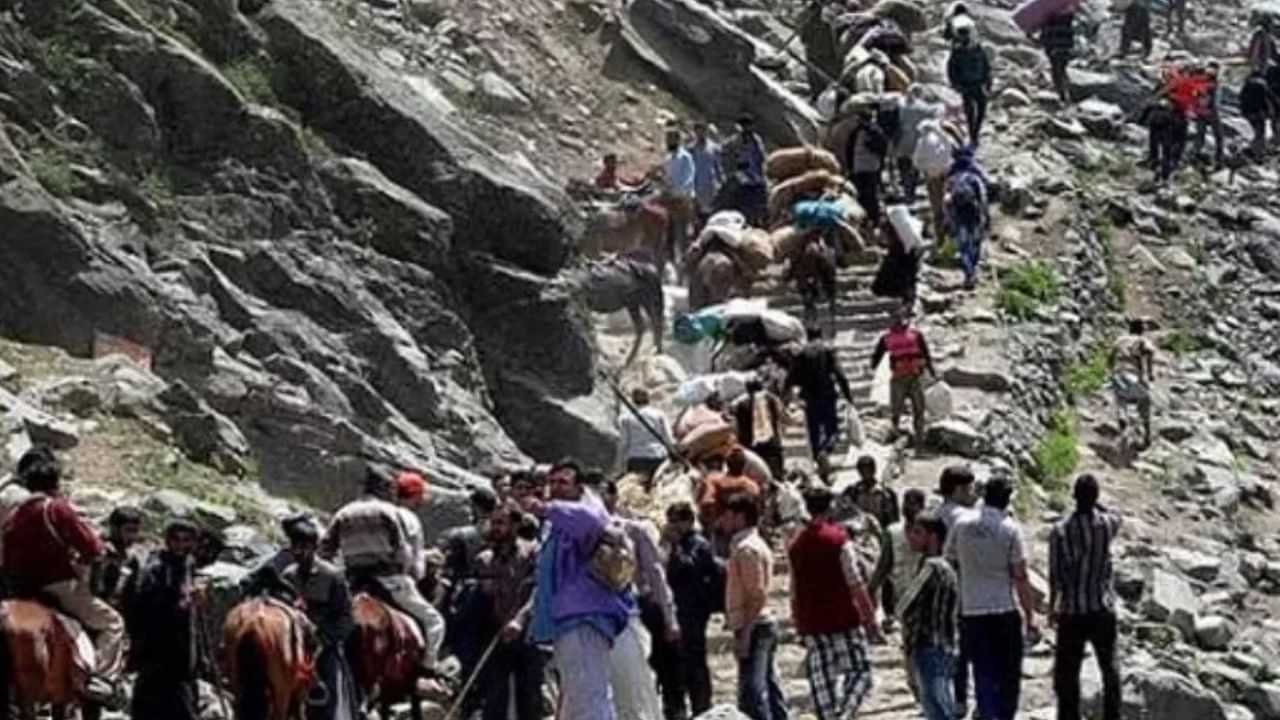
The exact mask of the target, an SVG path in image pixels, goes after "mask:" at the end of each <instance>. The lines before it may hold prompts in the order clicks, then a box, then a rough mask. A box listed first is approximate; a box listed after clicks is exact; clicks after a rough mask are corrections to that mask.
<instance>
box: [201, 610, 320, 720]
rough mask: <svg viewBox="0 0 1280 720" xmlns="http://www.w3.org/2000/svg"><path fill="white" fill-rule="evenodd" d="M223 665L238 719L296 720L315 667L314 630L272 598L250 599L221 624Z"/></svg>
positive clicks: (300, 616)
mask: <svg viewBox="0 0 1280 720" xmlns="http://www.w3.org/2000/svg"><path fill="white" fill-rule="evenodd" d="M222 642H223V663H224V666H225V668H226V671H227V675H228V677H230V678H231V694H232V696H233V697H234V698H235V705H236V717H237V718H238V719H239V720H302V718H303V714H304V712H305V711H306V701H307V693H308V692H309V691H310V690H311V685H312V682H313V679H314V671H315V651H316V631H315V627H314V626H312V624H311V622H310V621H309V620H307V617H306V616H305V615H303V614H302V613H301V612H300V611H298V610H295V609H293V608H291V607H289V606H287V605H285V604H284V603H282V602H280V601H278V600H271V599H266V598H251V599H249V600H246V601H244V602H242V603H240V604H239V605H237V606H235V607H234V608H232V609H231V612H230V613H229V614H228V615H227V621H226V623H225V624H224V625H223V626H222Z"/></svg>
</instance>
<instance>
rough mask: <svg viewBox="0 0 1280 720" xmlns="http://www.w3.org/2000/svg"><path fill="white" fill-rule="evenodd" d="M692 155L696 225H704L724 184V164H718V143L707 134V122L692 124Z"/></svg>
mask: <svg viewBox="0 0 1280 720" xmlns="http://www.w3.org/2000/svg"><path fill="white" fill-rule="evenodd" d="M689 153H690V154H691V155H692V156H693V171H694V177H693V185H694V194H695V195H696V196H697V200H698V226H699V227H701V226H702V225H705V224H706V222H707V220H708V219H709V218H710V217H711V214H712V213H713V212H715V210H716V208H715V202H716V196H717V195H719V194H720V187H721V186H722V185H724V166H722V165H721V164H720V144H719V143H717V142H716V141H714V140H712V139H711V138H710V137H709V136H708V134H707V124H706V123H705V122H697V123H694V125H693V142H692V143H691V144H690V145H689Z"/></svg>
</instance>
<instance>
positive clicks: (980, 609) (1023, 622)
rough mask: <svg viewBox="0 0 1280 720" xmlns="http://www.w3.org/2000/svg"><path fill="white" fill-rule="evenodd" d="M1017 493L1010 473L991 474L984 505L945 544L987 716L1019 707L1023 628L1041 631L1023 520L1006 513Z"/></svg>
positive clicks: (1005, 716)
mask: <svg viewBox="0 0 1280 720" xmlns="http://www.w3.org/2000/svg"><path fill="white" fill-rule="evenodd" d="M1012 497H1013V483H1012V482H1011V481H1010V480H1009V479H1008V478H1004V477H996V478H992V479H991V480H989V481H988V482H987V486H986V490H985V492H984V494H983V506H982V508H981V509H980V510H978V511H977V512H970V513H966V514H964V515H962V516H961V517H960V519H959V520H957V521H956V524H955V527H954V528H953V530H952V532H950V533H949V534H948V535H947V547H946V550H945V552H944V554H945V556H946V558H947V560H949V561H951V563H952V564H953V565H954V566H955V567H956V568H957V569H958V570H959V574H960V638H961V644H962V645H963V646H964V653H965V655H967V656H968V658H969V660H970V661H971V662H972V663H973V687H974V695H975V696H976V699H977V705H978V714H979V715H980V716H981V717H983V718H987V719H988V720H1013V718H1014V716H1015V715H1016V714H1017V712H1018V697H1019V694H1020V692H1021V681H1022V654H1023V637H1024V632H1025V636H1026V637H1027V638H1030V639H1031V640H1033V641H1034V640H1035V639H1036V638H1037V637H1039V634H1040V633H1039V630H1038V628H1037V627H1036V621H1035V602H1034V598H1033V595H1032V592H1031V583H1030V581H1029V580H1028V578H1027V556H1026V548H1025V546H1024V544H1023V540H1022V528H1021V527H1019V526H1018V523H1017V522H1015V521H1014V519H1013V518H1011V517H1009V514H1008V507H1009V501H1010V500H1011V499H1012ZM1015 596H1016V597H1015ZM1019 605H1021V608H1022V614H1021V615H1019V613H1018V606H1019Z"/></svg>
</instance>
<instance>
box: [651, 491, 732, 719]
mask: <svg viewBox="0 0 1280 720" xmlns="http://www.w3.org/2000/svg"><path fill="white" fill-rule="evenodd" d="M694 515H695V514H694V511H693V506H692V505H690V504H689V503H679V504H676V505H672V506H671V507H669V508H667V527H666V530H665V535H666V537H665V539H664V540H665V543H666V544H669V545H670V551H669V553H668V556H667V584H668V585H669V586H670V587H671V594H672V595H673V596H674V597H675V603H676V619H677V621H678V622H679V624H680V672H681V677H682V679H683V681H684V682H683V683H682V684H683V690H684V692H685V693H687V695H688V698H689V704H690V705H691V706H692V707H691V709H692V711H693V714H692V717H696V716H698V715H701V714H703V713H705V712H706V711H707V710H710V709H711V670H710V668H708V666H707V621H708V620H710V619H711V615H712V614H714V613H716V612H719V611H720V610H721V609H722V606H723V604H724V568H723V567H722V566H721V565H720V561H719V560H717V559H716V556H715V553H714V552H713V551H712V548H711V543H710V542H708V541H707V539H706V538H705V537H703V535H702V533H700V532H698V530H697V528H695V527H694Z"/></svg>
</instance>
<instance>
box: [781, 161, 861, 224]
mask: <svg viewBox="0 0 1280 720" xmlns="http://www.w3.org/2000/svg"><path fill="white" fill-rule="evenodd" d="M842 182H843V178H841V177H840V176H839V175H833V174H832V173H830V172H828V171H826V170H810V171H809V172H807V173H805V174H803V175H797V176H796V177H793V178H791V179H790V180H786V181H784V182H781V183H778V185H776V186H775V187H774V188H773V191H772V192H770V193H769V217H770V218H771V219H777V218H780V217H782V215H783V213H785V212H786V211H787V210H789V209H790V208H791V206H792V205H793V204H794V203H795V201H796V200H798V199H800V198H801V197H803V196H805V195H809V194H811V193H822V192H825V191H826V190H828V189H830V188H837V187H839V186H840V184H841V183H842Z"/></svg>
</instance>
